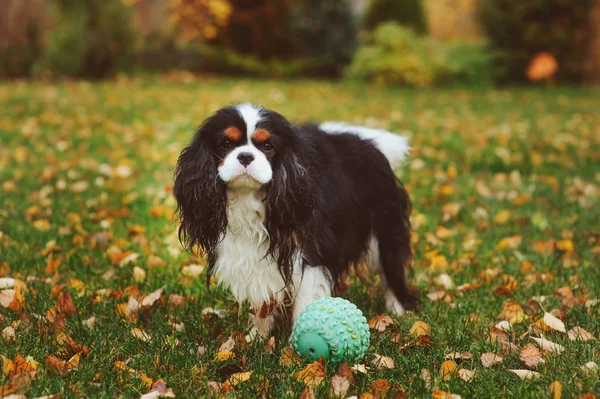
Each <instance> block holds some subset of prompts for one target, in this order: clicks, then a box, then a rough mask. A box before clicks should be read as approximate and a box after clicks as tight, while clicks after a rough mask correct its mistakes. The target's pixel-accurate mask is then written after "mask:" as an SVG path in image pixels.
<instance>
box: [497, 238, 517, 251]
mask: <svg viewBox="0 0 600 399" xmlns="http://www.w3.org/2000/svg"><path fill="white" fill-rule="evenodd" d="M521 241H523V237H521V236H520V235H516V236H512V237H504V238H503V239H501V240H500V242H498V245H497V246H496V248H497V249H517V248H518V247H519V245H521Z"/></svg>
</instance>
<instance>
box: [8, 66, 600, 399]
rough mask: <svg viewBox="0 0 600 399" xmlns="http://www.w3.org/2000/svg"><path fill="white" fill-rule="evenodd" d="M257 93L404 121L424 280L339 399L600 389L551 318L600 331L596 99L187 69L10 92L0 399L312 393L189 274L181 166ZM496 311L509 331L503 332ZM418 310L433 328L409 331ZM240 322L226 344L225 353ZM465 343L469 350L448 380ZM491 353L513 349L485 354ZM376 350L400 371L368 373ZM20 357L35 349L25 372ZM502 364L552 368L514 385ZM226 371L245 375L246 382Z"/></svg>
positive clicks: (407, 179) (293, 110) (358, 292)
mask: <svg viewBox="0 0 600 399" xmlns="http://www.w3.org/2000/svg"><path fill="white" fill-rule="evenodd" d="M246 101H251V102H254V103H258V104H262V105H265V106H267V107H270V108H274V109H276V110H277V111H279V112H280V113H282V114H284V115H286V116H287V117H289V118H290V119H293V120H301V121H304V120H311V119H312V120H346V121H349V122H353V123H359V124H368V125H373V126H379V127H384V128H389V129H392V130H395V131H403V130H408V131H410V132H412V133H411V135H412V139H411V143H412V145H413V151H412V160H411V161H410V163H409V164H408V165H407V166H406V168H405V170H404V171H403V172H402V179H403V181H404V183H405V184H406V186H407V188H408V189H409V192H410V193H411V196H412V199H413V222H414V223H413V224H414V248H415V264H414V269H415V270H414V272H415V273H414V276H413V278H412V282H413V284H414V285H415V286H416V287H417V288H418V290H419V292H420V297H421V300H422V309H421V310H420V311H419V312H417V313H414V314H413V313H411V314H408V315H406V316H404V317H401V318H394V323H393V324H392V325H390V326H388V327H387V329H385V331H383V332H378V331H375V330H371V331H372V339H371V347H370V349H369V351H368V353H367V357H366V358H365V359H364V360H363V363H364V364H365V365H366V366H369V367H370V369H369V370H368V371H367V373H366V374H363V373H360V372H354V375H353V378H352V381H351V384H350V386H349V389H348V391H347V392H346V393H345V394H344V397H349V396H353V395H356V396H358V397H361V395H363V397H364V398H372V397H374V396H375V397H376V396H377V395H380V397H385V392H386V391H387V395H388V397H392V396H393V395H396V396H394V397H396V398H399V397H402V396H401V392H402V391H403V392H404V393H405V394H406V395H407V397H411V398H412V397H431V396H432V395H434V396H436V397H443V393H441V391H444V392H451V393H453V394H457V395H460V396H461V397H463V398H467V397H477V398H484V397H485V398H487V397H494V398H497V397H507V398H517V397H518V398H541V397H551V395H552V394H551V390H550V387H549V386H550V384H552V383H553V382H554V381H559V382H560V383H561V385H562V397H580V396H583V395H585V394H587V393H593V394H596V395H598V394H600V377H599V372H598V369H596V371H589V372H586V371H583V370H582V369H581V368H580V366H582V365H584V364H586V363H588V362H595V363H596V364H600V345H599V344H598V341H597V340H589V341H586V342H584V341H581V340H571V339H570V338H569V337H568V334H566V333H563V332H559V331H555V330H552V328H551V327H549V326H548V325H547V324H546V325H545V324H544V323H543V322H541V321H539V320H540V319H541V318H543V317H544V314H545V312H548V313H552V314H554V315H555V316H558V318H560V319H562V320H563V321H564V324H565V325H566V330H567V331H569V330H571V329H572V328H573V327H577V326H578V327H581V328H583V329H585V330H587V331H588V332H589V333H590V334H592V335H593V336H594V337H596V338H600V317H599V316H600V306H599V304H598V302H597V301H596V300H597V299H598V298H600V271H599V264H598V261H599V257H600V206H599V204H598V194H599V189H598V185H599V184H600V159H599V157H600V146H599V144H600V97H599V96H598V92H594V91H592V90H584V89H536V90H534V89H530V90H523V89H514V90H457V89H447V90H399V89H383V88H376V87H367V86H357V85H342V84H333V83H318V82H310V81H296V82H286V83H280V82H274V81H251V80H215V79H210V80H202V81H201V80H194V79H192V78H189V77H186V76H173V77H171V79H167V78H164V79H158V78H139V79H133V80H120V81H116V82H107V83H64V84H47V83H18V82H16V83H3V84H2V85H1V86H0V277H11V278H14V279H17V280H19V281H17V282H16V289H15V291H2V293H1V294H0V295H1V298H2V306H0V329H2V330H3V333H2V335H3V337H2V338H3V339H1V340H0V353H1V354H3V356H4V357H3V374H2V375H3V377H2V382H1V384H0V385H2V384H3V387H2V388H1V389H3V390H4V391H3V392H0V397H1V396H4V395H6V394H8V393H12V392H13V391H16V393H22V394H25V395H27V397H38V396H44V395H51V394H58V393H61V392H62V393H64V395H65V397H74V396H86V397H101V396H103V397H109V398H114V397H117V396H124V397H136V396H138V397H139V396H140V395H142V394H144V393H146V392H148V391H149V390H150V386H151V385H152V383H153V382H155V381H157V380H159V379H162V380H164V382H165V384H166V386H167V387H168V388H171V389H172V390H173V392H174V393H175V394H176V395H177V397H204V396H207V395H208V394H209V393H210V392H211V389H212V390H216V391H219V392H220V394H222V395H229V396H230V397H241V398H250V397H256V396H261V395H263V396H265V397H290V398H296V397H299V396H300V395H301V394H302V392H303V391H304V390H305V388H306V385H305V384H304V382H303V381H301V379H299V378H297V377H296V376H295V373H296V372H297V371H299V370H301V369H302V367H303V365H295V364H291V365H288V366H286V365H282V364H281V361H282V358H283V359H284V360H285V358H286V356H285V355H283V356H282V353H283V351H284V348H285V346H286V343H287V337H285V336H278V337H276V339H275V342H274V345H269V348H271V349H272V353H270V352H271V351H269V350H267V346H268V344H267V342H266V341H255V342H252V343H250V344H246V343H245V342H244V340H243V339H241V336H240V335H241V334H240V333H244V332H246V326H247V318H246V313H245V311H244V310H243V309H242V311H238V307H237V305H236V304H235V303H234V302H232V301H231V300H230V299H229V297H228V296H227V295H226V293H224V292H220V291H218V290H213V291H212V293H209V291H208V290H207V289H206V285H205V275H204V273H202V275H200V276H196V275H194V272H197V271H199V269H200V268H198V267H191V268H190V267H184V266H187V265H189V264H192V263H197V264H198V265H200V266H202V265H203V261H202V260H201V259H194V258H193V257H192V256H191V255H189V254H186V253H183V252H182V251H181V247H180V245H179V243H178V241H177V236H176V233H175V230H176V224H175V223H174V222H173V221H172V219H171V214H172V211H173V209H174V207H175V205H174V201H173V198H172V197H171V194H170V189H171V185H172V171H173V167H174V165H175V162H176V159H177V156H178V155H179V152H180V151H181V149H182V148H183V147H184V146H185V145H186V144H187V142H188V140H189V138H190V137H191V133H192V132H193V130H194V127H195V126H196V125H198V124H199V123H200V122H201V121H202V120H203V119H204V118H205V117H207V116H208V115H209V114H210V113H211V112H212V111H214V110H216V109H217V108H219V107H220V106H222V105H224V104H228V103H231V102H246ZM136 267H137V268H136ZM140 269H142V270H143V271H141V270H140ZM134 270H135V272H134ZM143 272H145V274H146V275H145V278H144V279H143V278H142V277H143V274H144V273H143ZM444 274H445V276H444ZM440 275H442V277H441V278H440V277H439V276H440ZM350 280H351V281H352V284H351V285H350V288H349V289H348V290H347V291H346V292H344V293H342V296H344V297H346V298H348V299H350V300H352V301H353V302H355V303H356V304H357V305H358V306H359V307H360V308H361V309H362V310H363V312H364V313H365V315H366V316H367V318H368V319H370V318H372V317H375V316H378V315H384V314H385V309H384V304H383V300H382V296H381V295H380V291H379V289H378V288H376V287H378V285H377V284H370V283H371V282H372V281H365V279H364V278H362V279H360V278H358V277H351V278H350ZM0 281H1V282H2V284H6V285H11V284H12V281H7V280H0ZM449 282H451V283H452V285H451V286H448V283H449ZM444 285H446V288H444ZM160 287H164V291H163V292H162V295H161V298H160V299H158V300H157V301H156V302H154V303H153V304H152V305H151V306H145V307H142V308H141V309H140V310H139V311H138V310H137V309H136V308H135V306H133V305H135V302H134V300H130V297H131V298H134V299H137V300H139V301H142V298H144V296H145V295H147V294H149V293H151V292H152V291H154V290H156V289H158V288H160ZM4 288H6V286H5V287H4ZM428 294H430V295H429V296H428ZM13 295H14V297H13ZM539 296H544V297H545V300H541V299H540V298H538V297H539ZM532 298H536V299H532ZM71 301H72V302H71ZM128 301H130V307H129V308H128V307H127V303H128ZM510 301H515V302H516V303H512V304H510V303H511V302H510ZM150 302H151V301H150ZM507 304H510V305H508V306H507ZM517 304H518V305H520V306H517ZM505 307H506V308H505ZM209 308H210V309H209ZM207 309H208V310H207ZM211 309H212V310H211ZM503 309H504V310H505V311H504V314H501V312H502V311H503ZM511 309H512V311H511ZM203 310H204V311H203ZM219 311H220V312H219ZM217 313H220V316H219V315H217ZM503 319H511V320H512V321H513V322H514V324H513V328H512V331H509V332H508V333H502V332H501V331H499V330H495V329H494V328H493V327H494V325H496V324H497V323H499V322H501V321H502V320H503ZM419 320H420V321H423V322H425V323H426V324H427V325H428V326H429V334H428V336H425V337H422V338H417V337H415V336H413V335H411V334H410V332H409V331H410V330H411V326H413V324H414V323H415V322H416V321H419ZM547 320H548V321H549V316H547ZM94 321H95V323H94ZM534 323H535V324H536V325H534ZM91 324H93V326H92V328H90V327H89V325H91ZM549 324H550V325H552V322H549ZM134 328H138V329H140V330H133V329H134ZM544 328H546V329H549V331H546V332H544V333H543V334H544V336H545V337H546V338H547V339H548V340H550V341H553V342H555V343H557V344H560V345H562V346H563V347H564V351H563V352H562V353H560V354H553V353H543V359H544V360H545V363H543V364H540V365H539V366H537V369H535V368H533V366H527V365H526V364H525V362H524V361H523V360H521V359H520V354H521V353H520V352H521V350H522V348H523V347H524V346H525V345H527V344H535V342H534V340H532V339H531V337H539V336H540V329H544ZM132 331H133V332H134V333H138V337H136V336H134V333H132ZM232 334H233V338H234V340H235V342H236V344H235V346H234V348H233V350H232V352H233V355H228V354H226V353H221V356H220V357H219V356H217V353H218V352H219V347H220V346H221V344H223V343H224V342H225V341H226V340H227V339H228V338H229V337H230V335H232ZM140 338H141V339H140ZM148 338H149V339H148ZM529 351H533V352H534V355H533V359H534V360H533V362H535V361H536V360H539V356H537V355H536V354H535V351H534V350H533V349H532V348H531V347H530V346H528V347H527V348H526V350H525V352H524V353H523V357H524V358H525V355H526V354H527V353H528V352H529ZM451 352H469V353H470V354H471V358H470V359H460V360H457V361H456V366H457V369H456V371H455V372H450V373H448V374H447V375H446V376H445V377H446V378H443V377H442V375H441V374H440V368H441V366H442V363H443V362H444V360H445V356H446V355H447V354H449V353H451ZM487 352H492V353H496V354H497V355H498V356H501V357H502V358H503V361H502V362H501V363H498V364H494V365H492V366H490V367H488V368H486V367H484V365H483V364H482V361H481V355H482V354H484V353H487ZM376 354H379V355H382V356H387V357H390V358H391V359H392V360H393V363H394V365H393V367H392V368H385V367H383V368H377V367H375V366H374V365H373V364H372V360H373V358H374V357H375V355H376ZM17 355H20V356H22V357H23V358H27V357H28V356H30V357H31V358H29V359H30V361H27V362H26V364H23V363H24V362H23V361H22V360H19V359H20V358H18V357H17ZM73 356H75V357H74V358H73V359H72V357H73ZM466 357H468V356H466ZM219 358H220V359H219ZM225 358H227V359H225ZM15 359H17V361H16V362H15ZM71 359H72V360H71ZM70 360H71V363H68V362H69V361H70ZM35 362H38V363H39V364H37V363H35ZM284 363H285V362H284ZM453 366H454V365H453V364H450V363H446V364H445V365H444V370H452V369H453ZM459 369H466V370H475V376H474V378H473V379H472V380H471V381H470V382H467V381H465V380H463V379H462V378H461V377H460V375H462V376H464V371H462V372H461V373H460V375H459V373H458V370H459ZM510 369H532V370H537V372H538V373H539V376H537V377H535V378H533V379H531V380H521V379H519V378H518V377H517V376H516V375H515V374H513V373H512V372H510V371H509V370H510ZM27 371H30V373H28V372H27ZM247 372H251V373H247ZM325 372H326V375H327V377H326V378H325V379H324V380H323V381H322V383H320V384H318V385H315V384H311V385H314V386H313V387H312V389H313V391H314V393H315V396H316V397H317V398H322V397H327V395H328V394H329V392H330V389H331V382H332V378H333V377H334V376H335V375H336V374H337V373H338V369H337V368H336V367H326V368H325ZM234 373H246V374H236V375H237V378H238V379H244V380H246V379H247V377H248V376H249V378H248V379H247V380H246V381H242V382H239V383H238V384H237V385H236V384H235V383H233V384H232V379H231V378H230V377H231V376H232V375H233V374H234ZM427 373H429V374H430V376H431V378H430V381H429V382H426V379H427V378H425V379H424V378H423V376H425V377H427V376H426V374H427ZM342 374H343V375H346V376H347V373H346V374H344V373H342ZM341 378H342V377H339V376H338V377H336V378H335V379H334V380H335V381H336V382H338V383H339V382H340V381H341ZM228 379H229V381H228V382H227V380H228ZM209 382H210V383H209ZM232 385H235V386H232ZM557 385H558V384H554V387H556V386H557ZM211 387H212V388H211ZM388 388H389V389H388ZM382 392H383V393H382ZM368 393H370V394H372V395H371V396H369V394H368ZM305 395H306V396H305V397H310V396H309V393H307V392H305ZM587 397H588V398H590V397H593V396H587Z"/></svg>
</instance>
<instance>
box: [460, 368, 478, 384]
mask: <svg viewBox="0 0 600 399" xmlns="http://www.w3.org/2000/svg"><path fill="white" fill-rule="evenodd" d="M458 377H459V378H461V379H462V380H464V381H466V382H470V381H471V380H472V379H473V378H475V370H467V369H460V370H458Z"/></svg>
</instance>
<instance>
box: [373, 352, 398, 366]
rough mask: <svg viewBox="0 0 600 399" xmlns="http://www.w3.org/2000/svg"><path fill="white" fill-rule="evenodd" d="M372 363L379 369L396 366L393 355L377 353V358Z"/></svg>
mask: <svg viewBox="0 0 600 399" xmlns="http://www.w3.org/2000/svg"><path fill="white" fill-rule="evenodd" d="M371 364H373V365H374V366H375V367H377V368H378V369H383V368H388V369H393V368H394V360H393V359H392V358H391V357H387V356H381V355H379V354H377V353H376V354H375V358H374V359H373V360H372V361H371Z"/></svg>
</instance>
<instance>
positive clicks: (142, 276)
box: [133, 266, 146, 283]
mask: <svg viewBox="0 0 600 399" xmlns="http://www.w3.org/2000/svg"><path fill="white" fill-rule="evenodd" d="M133 279H134V280H135V282H137V283H143V282H144V280H146V271H145V270H144V269H142V268H141V267H139V266H135V267H134V268H133Z"/></svg>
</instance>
